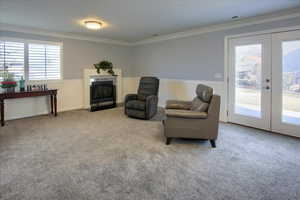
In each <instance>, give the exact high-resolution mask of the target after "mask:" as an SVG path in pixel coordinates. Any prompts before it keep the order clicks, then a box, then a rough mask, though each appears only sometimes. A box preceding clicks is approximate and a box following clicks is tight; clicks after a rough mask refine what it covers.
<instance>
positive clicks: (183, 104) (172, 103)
mask: <svg viewBox="0 0 300 200" xmlns="http://www.w3.org/2000/svg"><path fill="white" fill-rule="evenodd" d="M191 107H192V102H191V101H178V100H168V101H167V102H166V109H177V110H190V109H191Z"/></svg>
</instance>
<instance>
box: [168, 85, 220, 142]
mask: <svg viewBox="0 0 300 200" xmlns="http://www.w3.org/2000/svg"><path fill="white" fill-rule="evenodd" d="M196 94H197V97H195V98H194V100H193V101H174V100H170V101H167V105H166V115H167V118H166V120H164V121H163V123H164V134H165V137H166V144H167V145H168V144H170V142H171V139H172V138H192V139H207V140H210V142H211V145H212V147H216V143H215V141H216V139H217V137H218V128H219V113H220V96H218V95H213V89H212V88H210V87H208V86H205V85H202V84H199V85H198V86H197V90H196Z"/></svg>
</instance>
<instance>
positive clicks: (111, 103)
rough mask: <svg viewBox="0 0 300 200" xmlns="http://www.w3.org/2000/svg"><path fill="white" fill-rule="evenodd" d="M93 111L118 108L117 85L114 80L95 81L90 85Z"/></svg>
mask: <svg viewBox="0 0 300 200" xmlns="http://www.w3.org/2000/svg"><path fill="white" fill-rule="evenodd" d="M90 104H91V111H97V110H102V109H107V108H114V107H116V85H115V84H114V81H113V80H109V81H106V80H104V81H101V80H96V81H93V82H92V83H91V85H90Z"/></svg>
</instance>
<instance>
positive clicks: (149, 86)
mask: <svg viewBox="0 0 300 200" xmlns="http://www.w3.org/2000/svg"><path fill="white" fill-rule="evenodd" d="M158 88H159V79H158V78H156V77H142V78H141V80H140V85H139V89H138V100H140V101H145V100H146V98H147V97H148V96H149V95H155V96H157V95H158Z"/></svg>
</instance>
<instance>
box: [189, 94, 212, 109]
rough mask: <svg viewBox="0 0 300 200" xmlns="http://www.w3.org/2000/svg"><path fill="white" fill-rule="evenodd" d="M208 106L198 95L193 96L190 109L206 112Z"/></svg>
mask: <svg viewBox="0 0 300 200" xmlns="http://www.w3.org/2000/svg"><path fill="white" fill-rule="evenodd" d="M208 107H209V104H208V103H206V102H203V101H202V100H201V99H199V98H198V97H195V98H194V99H193V101H192V107H191V110H193V111H199V112H207V110H208Z"/></svg>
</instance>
